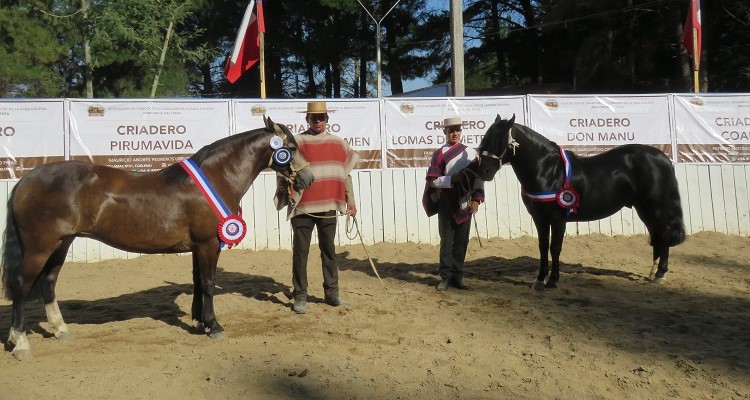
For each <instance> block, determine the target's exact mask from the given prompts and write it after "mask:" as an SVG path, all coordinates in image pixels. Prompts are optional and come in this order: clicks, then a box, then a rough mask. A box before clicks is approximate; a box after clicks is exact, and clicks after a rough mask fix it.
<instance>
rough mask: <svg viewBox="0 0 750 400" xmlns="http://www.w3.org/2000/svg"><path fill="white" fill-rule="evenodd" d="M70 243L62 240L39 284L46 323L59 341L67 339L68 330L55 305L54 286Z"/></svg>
mask: <svg viewBox="0 0 750 400" xmlns="http://www.w3.org/2000/svg"><path fill="white" fill-rule="evenodd" d="M71 243H73V238H69V239H65V240H63V242H62V244H61V245H60V246H59V247H58V248H57V250H55V252H54V253H52V255H51V256H50V258H49V259H48V260H47V264H46V265H45V267H44V270H43V272H42V277H41V279H44V281H43V282H39V283H40V284H41V285H42V296H43V298H44V309H45V311H46V312H47V322H49V324H50V325H52V329H53V330H54V334H55V337H56V338H57V339H60V340H64V339H69V338H70V330H68V326H67V325H66V324H65V321H64V320H63V317H62V313H61V312H60V307H59V306H58V304H57V299H56V296H55V286H56V285H57V278H58V276H59V274H60V269H62V266H63V263H65V256H66V255H67V254H68V248H69V247H70V244H71Z"/></svg>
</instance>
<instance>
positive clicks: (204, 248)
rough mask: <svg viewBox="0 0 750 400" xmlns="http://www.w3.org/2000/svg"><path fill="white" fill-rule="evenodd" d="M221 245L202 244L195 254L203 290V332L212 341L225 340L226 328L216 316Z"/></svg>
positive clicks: (213, 243)
mask: <svg viewBox="0 0 750 400" xmlns="http://www.w3.org/2000/svg"><path fill="white" fill-rule="evenodd" d="M219 251H220V249H219V244H218V243H217V242H209V243H207V244H202V245H200V247H199V248H198V249H197V250H195V251H194V252H195V253H197V257H198V264H199V265H198V267H199V269H200V278H201V279H200V280H201V289H202V290H203V313H202V319H203V331H204V332H205V333H207V334H208V336H209V337H210V338H212V339H217V340H220V339H224V338H225V337H226V334H225V333H224V328H222V327H221V325H219V322H218V321H216V315H215V314H214V290H215V288H216V285H215V282H214V279H215V278H216V263H217V262H218V261H219Z"/></svg>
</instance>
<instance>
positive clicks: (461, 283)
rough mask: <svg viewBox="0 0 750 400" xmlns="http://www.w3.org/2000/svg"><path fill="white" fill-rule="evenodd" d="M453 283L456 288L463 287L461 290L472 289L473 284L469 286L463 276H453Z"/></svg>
mask: <svg viewBox="0 0 750 400" xmlns="http://www.w3.org/2000/svg"><path fill="white" fill-rule="evenodd" d="M451 284H452V286H453V287H454V288H456V289H461V290H470V289H471V286H469V285H468V284H467V283H466V282H464V278H462V277H458V278H453V279H452V280H451Z"/></svg>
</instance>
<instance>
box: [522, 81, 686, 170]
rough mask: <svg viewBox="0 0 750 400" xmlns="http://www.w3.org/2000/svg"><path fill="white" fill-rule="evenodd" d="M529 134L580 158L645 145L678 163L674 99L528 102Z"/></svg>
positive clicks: (570, 97)
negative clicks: (674, 141)
mask: <svg viewBox="0 0 750 400" xmlns="http://www.w3.org/2000/svg"><path fill="white" fill-rule="evenodd" d="M529 120H530V121H531V125H530V128H532V129H534V130H535V131H537V132H539V133H541V134H542V135H544V136H545V137H546V138H548V139H550V140H552V141H553V142H555V143H557V144H559V145H560V146H561V147H563V148H565V149H568V150H571V151H573V152H575V153H576V154H578V155H579V156H584V157H586V156H592V155H596V154H599V153H602V152H604V151H607V150H609V149H612V148H614V147H617V146H621V145H624V144H629V143H641V144H648V145H651V146H654V147H656V148H658V149H660V150H662V151H663V152H664V153H665V154H667V155H668V156H669V157H670V158H672V159H673V157H674V156H673V149H672V137H671V133H670V132H671V131H670V125H669V96H668V95H666V94H664V95H638V96H635V95H609V96H579V95H576V96H573V95H567V96H565V95H558V96H547V95H545V96H543V95H531V96H529Z"/></svg>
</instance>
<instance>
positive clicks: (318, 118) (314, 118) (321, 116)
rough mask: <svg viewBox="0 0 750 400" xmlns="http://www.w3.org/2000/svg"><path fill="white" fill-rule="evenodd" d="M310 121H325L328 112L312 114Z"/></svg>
mask: <svg viewBox="0 0 750 400" xmlns="http://www.w3.org/2000/svg"><path fill="white" fill-rule="evenodd" d="M309 118H310V121H325V120H326V119H328V115H326V114H310V117H309Z"/></svg>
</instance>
